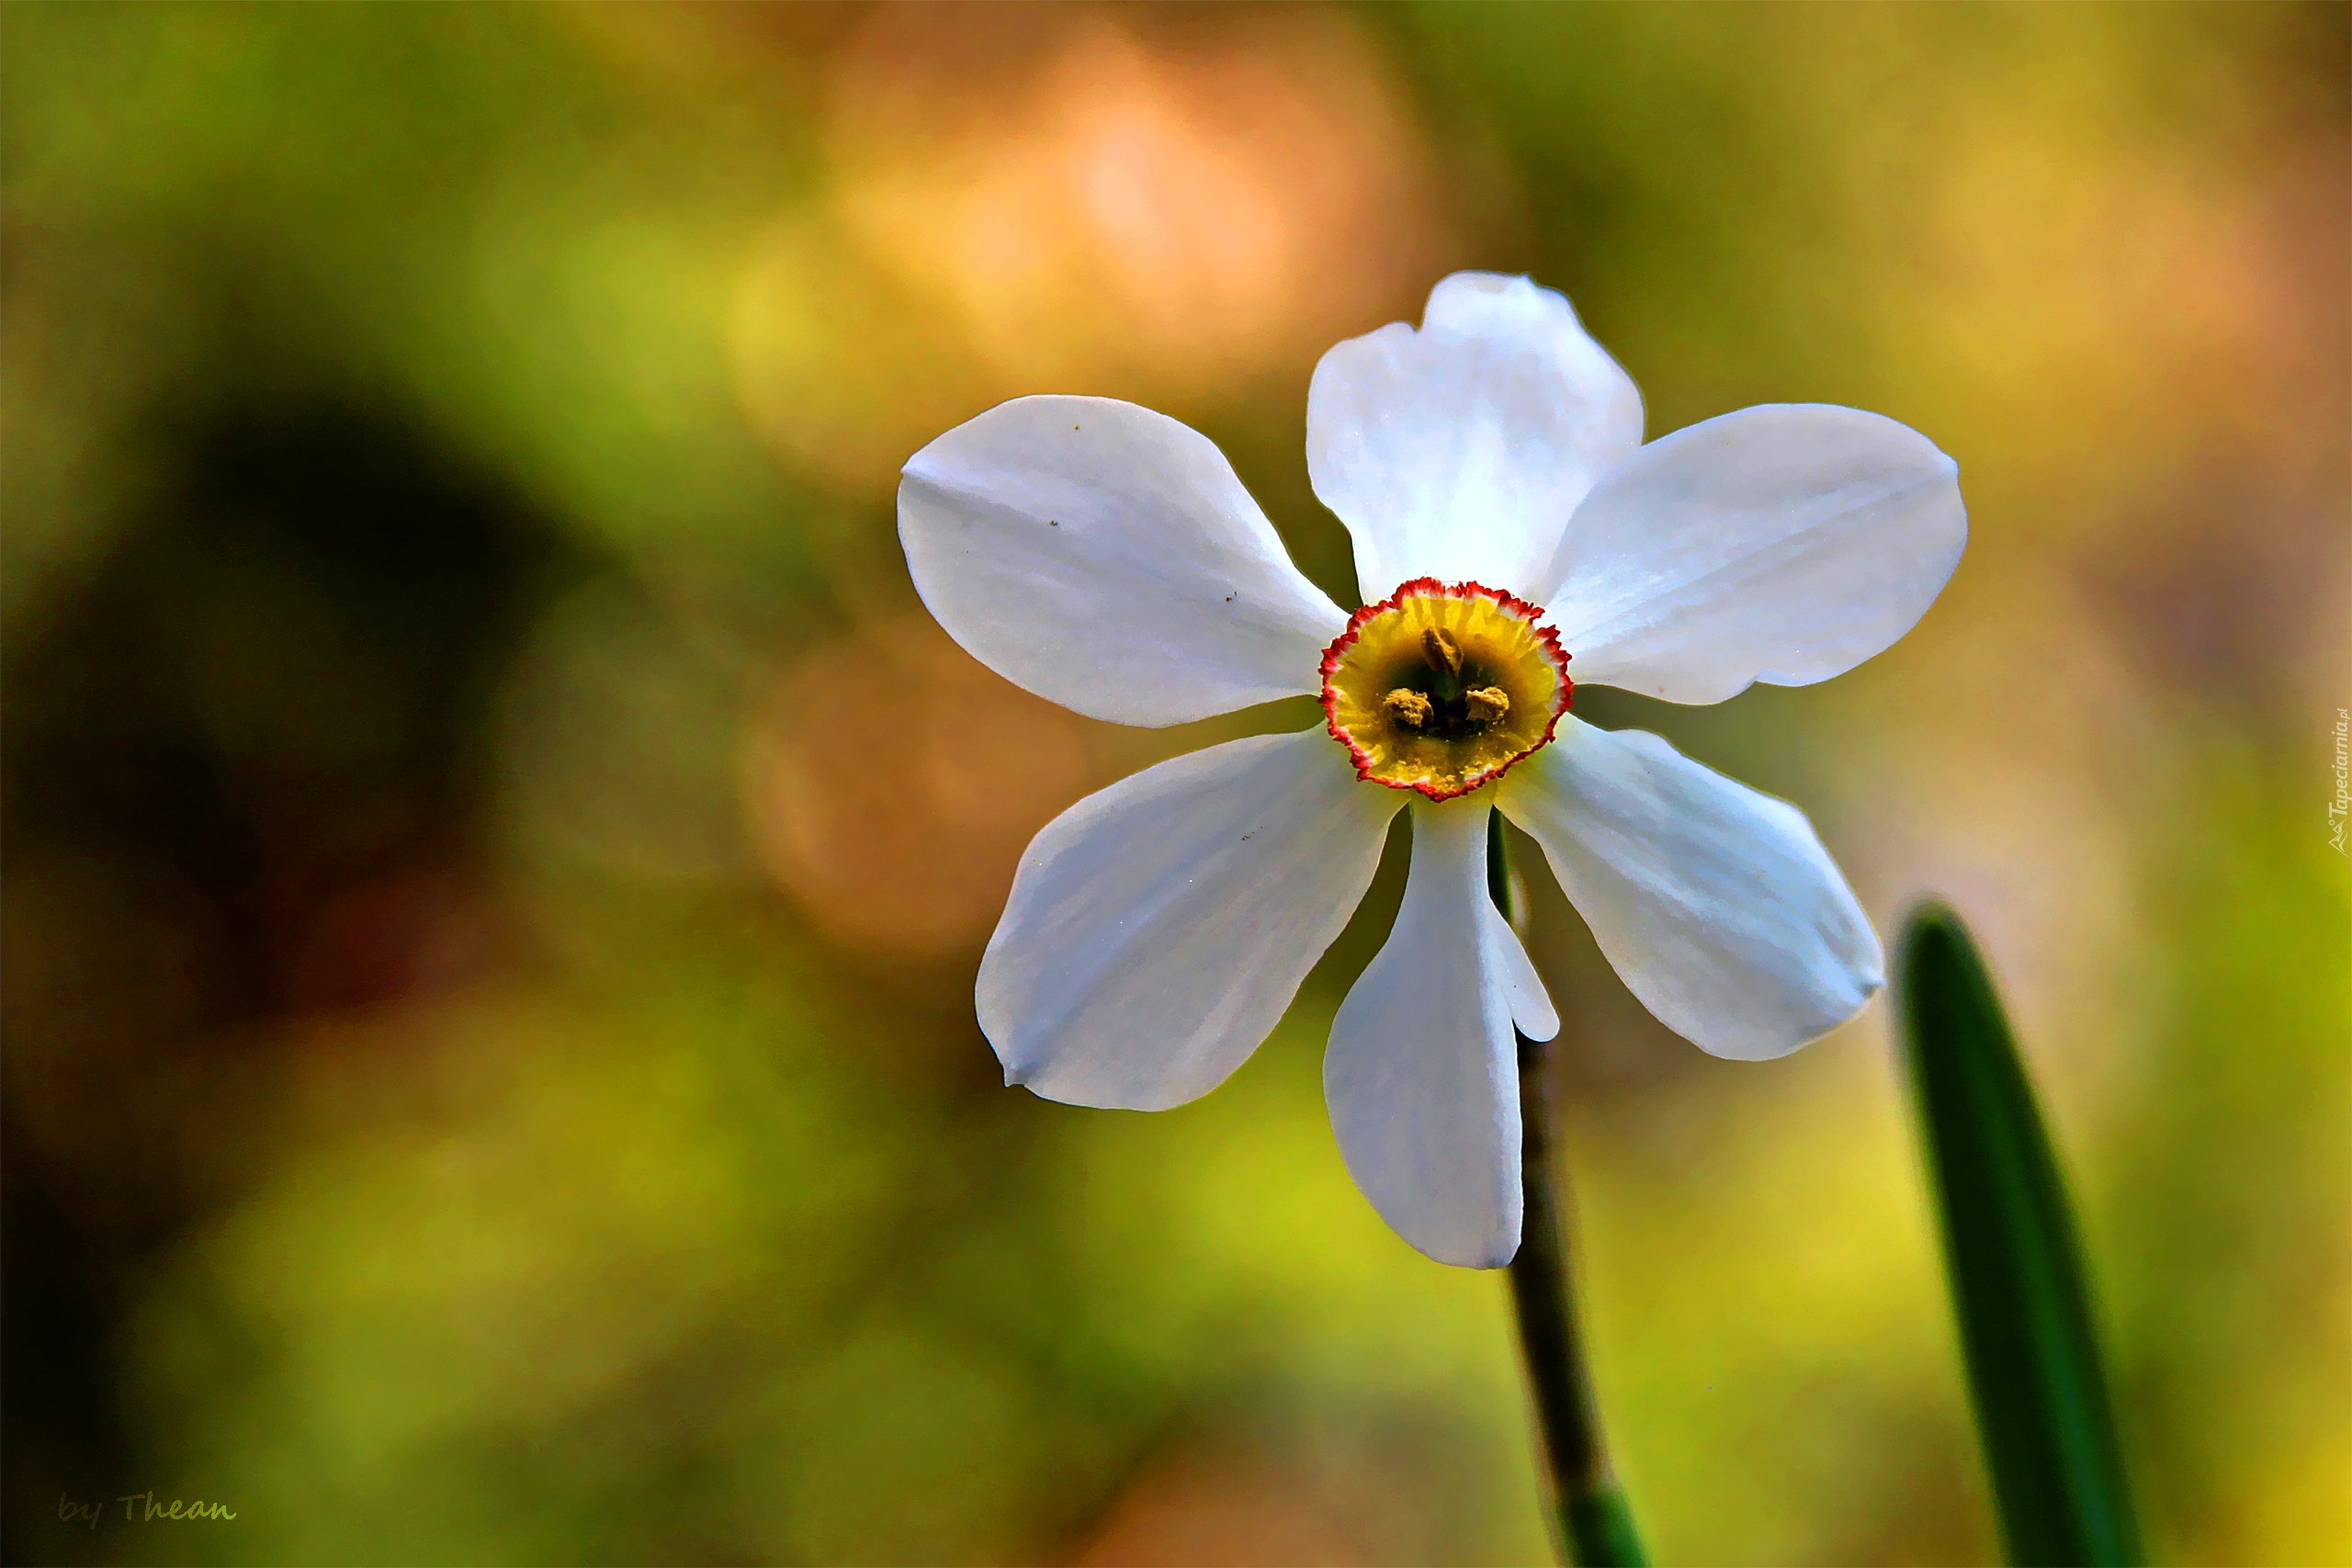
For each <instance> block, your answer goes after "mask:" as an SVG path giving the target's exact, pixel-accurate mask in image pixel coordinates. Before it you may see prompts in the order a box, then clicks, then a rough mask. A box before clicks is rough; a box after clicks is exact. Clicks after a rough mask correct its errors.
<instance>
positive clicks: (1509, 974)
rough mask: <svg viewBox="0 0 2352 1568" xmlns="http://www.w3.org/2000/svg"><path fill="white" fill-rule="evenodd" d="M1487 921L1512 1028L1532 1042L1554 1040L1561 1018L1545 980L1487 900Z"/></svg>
mask: <svg viewBox="0 0 2352 1568" xmlns="http://www.w3.org/2000/svg"><path fill="white" fill-rule="evenodd" d="M1486 919H1487V925H1488V926H1490V927H1491V928H1493V929H1491V930H1490V931H1487V933H1486V934H1487V945H1488V947H1489V949H1490V950H1491V951H1492V953H1493V954H1494V957H1495V962H1496V964H1498V967H1499V969H1500V973H1501V978H1502V982H1503V996H1504V998H1505V999H1506V1000H1507V1001H1508V1002H1509V1003H1510V1021H1511V1023H1512V1025H1513V1027H1515V1028H1516V1029H1518V1031H1519V1032H1521V1034H1524V1035H1526V1036H1527V1037H1528V1038H1529V1039H1530V1040H1549V1039H1551V1038H1552V1036H1554V1035H1555V1034H1557V1033H1559V1032H1560V1015H1559V1013H1558V1012H1557V1011H1555V1010H1554V1009H1553V1006H1552V993H1551V992H1549V991H1547V990H1545V989H1544V976H1541V975H1538V974H1537V973H1536V972H1535V964H1534V962H1533V961H1532V959H1530V958H1529V957H1528V956H1527V949H1526V948H1525V947H1524V946H1523V945H1521V942H1520V940H1519V933H1518V932H1517V931H1513V930H1511V929H1510V921H1509V920H1506V919H1503V912H1502V911H1501V910H1500V909H1498V908H1495V901H1494V900H1493V899H1492V898H1489V899H1487V908H1486Z"/></svg>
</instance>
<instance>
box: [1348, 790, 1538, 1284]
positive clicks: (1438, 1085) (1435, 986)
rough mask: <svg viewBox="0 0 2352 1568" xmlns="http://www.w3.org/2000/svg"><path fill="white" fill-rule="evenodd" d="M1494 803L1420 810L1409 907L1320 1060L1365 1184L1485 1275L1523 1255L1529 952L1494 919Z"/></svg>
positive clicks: (1410, 1230) (1423, 1241) (1415, 1237)
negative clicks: (1523, 983) (1522, 1046)
mask: <svg viewBox="0 0 2352 1568" xmlns="http://www.w3.org/2000/svg"><path fill="white" fill-rule="evenodd" d="M1521 766H1525V764H1524V763H1522V764H1521ZM1491 806H1492V802H1491V801H1489V800H1488V799H1487V797H1486V796H1485V795H1484V793H1483V792H1482V793H1481V794H1479V795H1473V796H1470V797H1468V798H1466V799H1464V800H1459V801H1450V802H1447V803H1446V804H1444V805H1442V806H1430V805H1419V804H1417V805H1416V806H1415V807H1414V808H1413V867H1412V873H1411V874H1410V876H1409V877H1408V879H1407V880H1406V884H1405V903H1404V907H1403V908H1400V909H1398V910H1397V924H1396V926H1395V927H1394V928H1393V929H1392V930H1391V931H1389V933H1388V941H1387V943H1386V944H1385V946H1383V947H1382V948H1381V950H1380V953H1379V956H1377V957H1375V958H1374V960H1373V961H1372V963H1371V964H1370V966H1369V967H1367V968H1366V969H1365V970H1364V972H1363V977H1362V978H1360V979H1359V980H1357V981H1356V983H1355V987H1354V988H1353V989H1352V990H1351V991H1349V993H1348V999H1347V1000H1346V1001H1345V1002H1343V1003H1341V1004H1340V1015H1339V1017H1338V1018H1336V1019H1334V1020H1333V1021H1332V1022H1331V1044H1330V1049H1329V1051H1327V1052H1326V1053H1325V1054H1324V1056H1323V1093H1324V1097H1325V1098H1326V1099H1327V1100H1329V1101H1330V1105H1331V1127H1332V1131H1334V1132H1335V1133H1337V1134H1339V1139H1340V1155H1341V1156H1343V1157H1344V1158H1345V1159H1346V1160H1347V1164H1348V1173H1349V1174H1350V1175H1351V1176H1353V1177H1354V1178H1355V1180H1356V1185H1357V1186H1358V1187H1360V1188H1362V1189H1363V1195H1364V1196H1365V1197H1366V1198H1368V1199H1370V1200H1371V1201H1372V1206H1373V1207H1374V1208H1375V1209H1377V1210H1379V1211H1380V1214H1381V1217H1382V1218H1383V1219H1385V1220H1386V1221H1387V1222H1388V1223H1389V1224H1390V1225H1392V1226H1394V1227H1395V1228H1396V1231H1397V1235H1401V1236H1403V1237H1404V1238H1405V1239H1406V1240H1407V1241H1408V1242H1410V1243H1411V1244H1412V1245H1413V1246H1414V1247H1418V1248H1419V1250H1420V1251H1422V1252H1424V1253H1426V1254H1428V1255H1429V1256H1430V1257H1431V1258H1436V1259H1437V1260H1438V1261H1439V1262H1441V1263H1456V1264H1461V1265H1463V1266H1464V1267H1466V1268H1474V1269H1498V1268H1500V1267H1501V1266H1502V1265H1504V1264H1506V1263H1508V1262H1510V1259H1511V1255H1512V1254H1513V1253H1515V1252H1517V1251H1518V1250H1519V1221H1520V1196H1521V1195H1520V1186H1519V1161H1520V1142H1519V1139H1520V1126H1519V1054H1518V1043H1517V1042H1516V1041H1515V1040H1513V1038H1512V1037H1511V998H1510V991H1511V989H1512V976H1511V973H1510V969H1511V965H1510V954H1513V953H1516V954H1517V956H1518V958H1519V960H1520V962H1521V963H1524V962H1525V954H1524V953H1519V952H1518V948H1519V942H1518V939H1517V938H1515V937H1512V936H1511V935H1510V927H1508V926H1507V925H1505V924H1504V923H1503V922H1502V921H1501V920H1500V919H1492V920H1490V919H1487V912H1488V911H1489V910H1491V909H1493V908H1494V905H1493V903H1492V902H1491V901H1490V900H1489V899H1488V897H1487V811H1488V809H1489V808H1490V807H1491ZM1498 937H1499V938H1500V939H1503V940H1498ZM1506 942H1507V943H1508V945H1506ZM1532 973H1533V972H1532V970H1529V971H1526V972H1525V976H1524V977H1525V978H1530V979H1532ZM1535 988H1536V992H1537V994H1538V995H1540V994H1541V992H1542V987H1541V984H1540V983H1538V984H1537V986H1536V987H1535ZM1544 1010H1545V1011H1547V1012H1548V1011H1549V1010H1550V1004H1549V1002H1548V1000H1547V1001H1546V1002H1545V1003H1544Z"/></svg>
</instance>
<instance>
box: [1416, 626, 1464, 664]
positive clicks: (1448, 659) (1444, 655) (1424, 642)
mask: <svg viewBox="0 0 2352 1568" xmlns="http://www.w3.org/2000/svg"><path fill="white" fill-rule="evenodd" d="M1421 651H1422V652H1423V653H1426V654H1428V655H1429V660H1430V664H1432V665H1434V666H1435V667H1436V668H1438V669H1440V670H1442V671H1445V672H1446V673H1447V674H1449V675H1459V674H1461V673H1462V645H1461V644H1460V643H1458V642H1456V641H1454V640H1453V633H1452V632H1450V631H1447V630H1446V629H1445V628H1444V627H1443V626H1431V627H1430V629H1429V630H1427V631H1425V632H1423V633H1422V634H1421Z"/></svg>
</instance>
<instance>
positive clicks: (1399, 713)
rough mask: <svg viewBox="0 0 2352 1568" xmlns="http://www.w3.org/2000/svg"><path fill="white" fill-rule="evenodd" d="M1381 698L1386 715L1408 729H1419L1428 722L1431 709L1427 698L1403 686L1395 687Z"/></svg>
mask: <svg viewBox="0 0 2352 1568" xmlns="http://www.w3.org/2000/svg"><path fill="white" fill-rule="evenodd" d="M1381 700H1382V702H1383V704H1384V705H1385V706H1386V707H1387V709H1388V716H1389V717H1391V718H1393V719H1395V720H1396V721H1397V723H1399V724H1401V725H1403V726H1404V727H1405V728H1408V729H1419V728H1421V727H1422V726H1423V725H1425V724H1427V723H1429V721H1430V713H1431V712H1432V711H1433V710H1432V709H1431V707H1430V700H1429V698H1427V697H1425V696H1423V695H1421V694H1420V693H1419V692H1416V691H1413V690H1411V689H1410V688H1408V687H1405V686H1399V687H1397V689H1396V690H1395V691H1393V692H1391V693H1389V694H1388V695H1387V696H1385V697H1384V698H1383V699H1381Z"/></svg>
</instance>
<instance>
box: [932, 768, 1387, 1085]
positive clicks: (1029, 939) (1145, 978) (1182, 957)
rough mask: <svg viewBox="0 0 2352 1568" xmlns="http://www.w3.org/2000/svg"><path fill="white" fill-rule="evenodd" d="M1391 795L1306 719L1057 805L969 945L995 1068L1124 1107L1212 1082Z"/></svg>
mask: <svg viewBox="0 0 2352 1568" xmlns="http://www.w3.org/2000/svg"><path fill="white" fill-rule="evenodd" d="M1401 799H1402V797H1401V795H1399V794H1398V792H1397V791H1395V790H1391V789H1384V788H1382V787H1381V786H1380V785H1378V784H1365V783H1363V782H1362V781H1360V780H1358V779H1357V777H1356V776H1355V770H1354V768H1353V766H1352V765H1351V763H1350V762H1349V761H1348V757H1347V753H1346V752H1345V751H1343V750H1341V749H1340V747H1339V746H1337V745H1335V744H1334V743H1333V742H1332V740H1331V738H1330V737H1329V735H1327V734H1325V733H1324V732H1323V731H1321V730H1319V729H1309V730H1302V731H1300V732H1299V733H1298V734H1295V735H1261V736H1256V737H1253V738H1251V739H1247V740H1233V741H1228V742H1227V743H1226V744H1224V745H1222V746H1212V747H1210V748H1208V749H1207V750H1204V751H1195V752H1193V753H1192V754H1191V755H1189V756H1184V757H1178V758H1176V759H1174V760H1173V761H1166V762H1162V763H1160V764H1159V766H1157V767H1154V768H1147V769H1146V770H1144V771H1143V772H1142V773H1136V774H1135V775H1134V776H1132V777H1130V778H1125V779H1122V780H1121V781H1119V782H1118V783H1117V784H1113V785H1112V786H1111V787H1110V788H1108V789H1106V790H1103V791H1102V792H1101V793H1099V794H1096V795H1089V796H1087V797H1086V798H1085V799H1084V800H1081V801H1080V802H1079V803H1078V804H1077V805H1076V806H1073V807H1070V808H1069V810H1068V811H1065V812H1063V813H1062V814H1061V815H1060V816H1059V817H1057V818H1054V820H1053V821H1051V822H1049V823H1047V824H1046V827H1045V829H1044V830H1043V831H1042V832H1040V833H1039V834H1038V835H1037V837H1036V838H1035V840H1032V841H1031V843H1030V845H1029V848H1028V850H1027V852H1025V853H1023V856H1022V857H1021V869H1020V871H1019V872H1018V873H1016V874H1014V876H1013V879H1012V897H1011V898H1010V899H1009V900H1008V901H1007V902H1006V904H1005V907H1004V918H1003V919H1001V920H1000V921H999V922H998V923H997V928H996V934H995V935H994V936H992V937H990V938H989V949H988V954H987V956H986V957H984V958H983V959H982V960H981V961H980V978H979V987H978V999H979V1016H980V1028H981V1030H982V1032H985V1033H986V1034H987V1035H988V1037H989V1043H991V1044H993V1045H994V1046H995V1047H996V1054H997V1056H998V1058H999V1059H1000V1060H1001V1061H1002V1062H1003V1063H1004V1077H1005V1081H1006V1082H1007V1083H1020V1084H1026V1085H1028V1086H1029V1088H1030V1089H1033V1090H1035V1092H1036V1093H1038V1094H1041V1095H1043V1096H1045V1097H1046V1099H1047V1100H1064V1101H1067V1102H1068V1103H1069V1104H1072V1105H1101V1106H1119V1107H1124V1108H1125V1109H1128V1110H1132V1111H1160V1110H1165V1109H1166V1108H1167V1107H1169V1106H1171V1105H1181V1104H1182V1103H1183V1102H1184V1101H1186V1100H1196V1099H1198V1098H1199V1097H1200V1096H1202V1095H1204V1094H1206V1093H1207V1092H1208V1091H1209V1090H1211V1089H1215V1088H1216V1086H1217V1085H1218V1084H1220V1083H1223V1082H1224V1081H1225V1079H1226V1077H1227V1075H1229V1074H1230V1073H1231V1072H1232V1071H1233V1069H1234V1068H1236V1067H1238V1066H1240V1065H1241V1064H1242V1062H1243V1061H1245V1060H1246V1059H1247V1058H1248V1057H1249V1055H1250V1052H1252V1051H1254V1050H1256V1049H1257V1048H1258V1043H1259V1042H1260V1041H1261V1040H1263V1039H1265V1037H1266V1035H1267V1033H1268V1032H1270V1031H1271V1030H1272V1028H1273V1027H1274V1025H1275V1024H1276V1023H1277V1022H1278V1021H1281V1018H1282V1016H1283V1009H1284V1008H1286V1007H1288V1006H1289V1005H1290V1000H1291V998H1292V997H1293V996H1294V995H1295V994H1296V992H1297V990H1298V984H1299V982H1300V981H1301V980H1303V979H1305V978H1306V972H1307V970H1309V969H1311V968H1313V967H1314V964H1315V961H1316V959H1317V958H1319V957H1320V956H1322V953H1323V950H1324V949H1325V948H1327V947H1329V946H1330V945H1331V941H1332V939H1333V938H1334V937H1336V936H1338V935H1339V934H1340V928H1342V927H1343V926H1345V925H1346V924H1347V923H1348V916H1349V915H1350V914H1351V913H1352V912H1353V911H1354V909H1355V907H1356V905H1357V904H1358V903H1359V902H1361V901H1362V899H1363V890H1364V888H1365V887H1366V886H1369V885H1370V884H1371V882H1372V874H1373V872H1374V870H1375V869H1376V868H1377V867H1378V866H1379V864H1380V850H1381V844H1382V841H1383V840H1385V838H1386V836H1387V826H1388V819H1389V818H1392V817H1394V816H1395V815H1396V814H1397V807H1398V805H1399V804H1400V802H1401Z"/></svg>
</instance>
